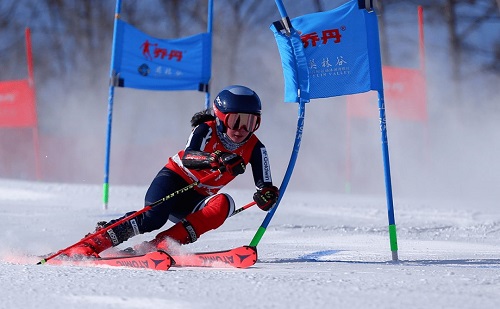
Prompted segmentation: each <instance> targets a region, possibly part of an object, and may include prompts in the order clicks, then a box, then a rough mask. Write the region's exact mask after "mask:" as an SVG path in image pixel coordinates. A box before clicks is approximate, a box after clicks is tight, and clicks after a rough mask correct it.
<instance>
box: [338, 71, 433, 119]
mask: <svg viewBox="0 0 500 309" xmlns="http://www.w3.org/2000/svg"><path fill="white" fill-rule="evenodd" d="M382 72H383V80H384V95H385V106H386V109H387V110H386V112H387V115H388V117H392V118H395V119H401V120H413V121H422V122H424V121H427V104H426V85H425V78H424V76H423V74H422V72H421V71H420V70H415V69H404V68H397V67H389V66H384V67H383V68H382ZM376 102H377V94H376V93H374V92H372V93H363V94H359V95H354V96H349V97H348V98H347V112H348V116H349V117H359V118H365V117H373V116H374V115H377V114H378V113H377V109H378V107H377V105H376Z"/></svg>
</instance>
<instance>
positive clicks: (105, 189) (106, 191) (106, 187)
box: [102, 183, 109, 208]
mask: <svg viewBox="0 0 500 309" xmlns="http://www.w3.org/2000/svg"><path fill="white" fill-rule="evenodd" d="M102 189H103V190H102V192H103V195H102V201H103V203H104V205H108V200H109V183H104V184H103V186H102ZM105 208H107V207H105Z"/></svg>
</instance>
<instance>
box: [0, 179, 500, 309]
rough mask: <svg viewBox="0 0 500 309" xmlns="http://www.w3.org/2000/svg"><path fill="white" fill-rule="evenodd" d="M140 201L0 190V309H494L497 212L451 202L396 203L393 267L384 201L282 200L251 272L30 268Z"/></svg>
mask: <svg viewBox="0 0 500 309" xmlns="http://www.w3.org/2000/svg"><path fill="white" fill-rule="evenodd" d="M145 190H146V188H144V187H116V186H115V187H112V188H111V192H110V209H109V210H107V211H103V210H102V209H101V205H100V200H101V194H102V193H101V187H100V186H98V185H95V186H94V185H87V186H84V185H67V184H52V183H33V182H20V181H10V180H2V179H0V215H1V218H2V228H1V230H0V242H1V245H0V248H1V249H0V256H1V261H0V280H1V282H2V289H1V295H2V297H1V301H0V308H54V309H57V308H75V309H79V308H500V211H499V210H498V209H495V208H493V207H486V206H485V207H482V205H478V204H467V203H464V202H462V203H459V202H457V201H437V200H433V201H421V200H420V201H411V200H397V199H396V200H395V213H396V223H397V227H398V240H399V257H400V262H398V263H394V262H392V261H391V253H390V249H389V241H388V233H387V211H386V206H385V197H383V196H382V197H367V196H352V195H333V194H327V193H324V194H313V193H301V192H287V193H286V195H285V197H284V199H283V201H282V203H281V205H280V206H279V209H278V211H277V212H276V215H275V217H274V219H273V221H272V222H271V224H270V226H269V228H268V230H267V232H266V234H265V235H264V237H263V239H262V241H261V242H260V244H259V247H258V250H259V261H258V262H257V264H256V265H255V266H253V267H251V268H249V269H245V270H240V269H193V268H182V269H179V268H175V269H172V270H169V271H167V272H155V271H149V270H131V269H117V268H81V267H69V266H64V267H63V266H51V265H35V264H36V262H37V261H38V260H39V259H38V258H36V257H33V256H34V255H41V254H45V253H48V252H51V251H55V250H58V249H61V248H63V247H66V246H68V245H70V244H72V243H74V242H76V241H77V240H79V239H80V238H81V237H82V236H83V235H84V234H86V233H87V232H89V231H90V230H92V229H93V227H94V225H95V222H97V221H99V220H109V219H112V218H115V217H117V216H119V215H121V214H122V213H124V212H126V211H129V210H133V209H140V207H142V200H143V195H144V192H145ZM228 192H229V193H231V194H232V195H233V196H234V197H235V200H236V202H237V203H238V204H239V205H244V204H246V203H248V202H249V201H250V198H251V192H246V191H237V190H234V191H228ZM263 218H264V213H263V212H262V211H260V210H259V209H257V208H251V209H248V210H246V211H244V212H242V213H240V214H238V215H236V216H234V217H232V218H230V219H229V220H228V221H227V222H226V224H225V225H223V227H222V228H220V229H219V230H217V231H212V232H210V233H208V234H206V235H204V236H202V238H201V239H200V240H199V241H198V242H196V243H194V244H191V245H189V246H186V247H185V248H184V249H185V250H187V251H205V250H218V249H227V248H230V247H233V246H239V245H244V244H248V243H249V242H250V240H251V239H252V237H253V235H254V233H255V230H256V229H257V227H258V226H259V225H260V223H261V222H262V219H263ZM151 237H153V235H141V236H139V237H136V238H135V239H132V240H131V241H129V242H128V243H126V244H124V245H125V246H127V245H130V244H131V243H136V242H139V241H141V240H142V239H149V238H151Z"/></svg>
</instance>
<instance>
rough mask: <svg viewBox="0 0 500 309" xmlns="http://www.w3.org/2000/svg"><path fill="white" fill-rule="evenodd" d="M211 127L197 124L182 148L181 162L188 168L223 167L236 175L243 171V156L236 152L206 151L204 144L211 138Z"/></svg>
mask: <svg viewBox="0 0 500 309" xmlns="http://www.w3.org/2000/svg"><path fill="white" fill-rule="evenodd" d="M211 133H212V132H211V128H210V127H209V126H208V125H206V124H201V125H199V126H197V127H196V128H195V129H194V130H193V132H192V133H191V136H190V137H189V142H188V145H187V147H186V149H185V150H184V155H183V156H182V164H183V165H184V167H187V168H189V169H196V170H200V169H213V170H215V169H220V168H221V167H224V169H225V170H226V171H227V172H229V173H230V174H232V175H233V176H237V175H239V174H243V173H244V172H245V162H244V161H243V158H242V157H241V156H239V155H237V154H234V153H230V152H220V151H215V152H212V153H210V152H206V151H203V150H204V149H205V145H206V143H207V142H208V140H209V139H210V138H211Z"/></svg>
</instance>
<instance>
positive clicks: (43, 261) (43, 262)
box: [36, 259, 47, 265]
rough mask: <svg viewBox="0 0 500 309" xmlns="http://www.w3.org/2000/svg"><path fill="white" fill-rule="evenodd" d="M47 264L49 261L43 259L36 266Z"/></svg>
mask: <svg viewBox="0 0 500 309" xmlns="http://www.w3.org/2000/svg"><path fill="white" fill-rule="evenodd" d="M46 262H47V260H46V259H43V260H41V261H40V262H38V263H36V265H42V264H45V263H46Z"/></svg>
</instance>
